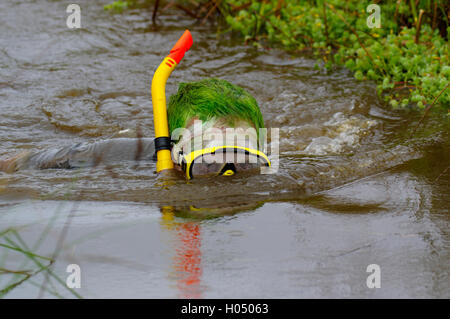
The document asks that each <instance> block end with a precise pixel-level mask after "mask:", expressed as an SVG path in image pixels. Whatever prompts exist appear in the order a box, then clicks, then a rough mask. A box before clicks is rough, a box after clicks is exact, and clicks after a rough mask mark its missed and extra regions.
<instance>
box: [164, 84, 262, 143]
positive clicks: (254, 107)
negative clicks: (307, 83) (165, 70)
mask: <svg viewBox="0 0 450 319" xmlns="http://www.w3.org/2000/svg"><path fill="white" fill-rule="evenodd" d="M167 115H168V121H169V130H170V134H172V132H173V130H175V129H176V128H182V127H186V125H187V123H188V122H189V121H190V120H191V119H192V118H194V117H198V119H200V120H201V121H208V120H211V119H214V118H217V119H225V120H226V121H227V124H228V125H230V126H231V127H234V123H235V121H237V120H245V121H247V122H248V123H249V124H251V125H253V126H254V128H255V129H256V132H259V128H263V127H264V120H263V117H262V114H261V110H260V109H259V107H258V103H257V102H256V100H255V98H254V97H253V96H252V95H251V94H250V93H248V92H247V91H246V90H244V89H243V88H241V87H239V86H237V85H234V84H231V83H230V82H228V81H225V80H220V79H214V78H213V79H205V80H202V81H199V82H190V83H180V85H179V87H178V92H177V93H176V94H174V95H172V96H171V97H170V101H169V106H168V108H167Z"/></svg>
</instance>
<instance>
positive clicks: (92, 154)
mask: <svg viewBox="0 0 450 319" xmlns="http://www.w3.org/2000/svg"><path fill="white" fill-rule="evenodd" d="M191 45H192V37H191V34H190V33H189V31H188V30H186V32H185V33H184V34H183V36H182V37H181V38H180V40H179V41H178V42H177V44H176V45H175V46H174V48H173V49H172V50H171V51H170V54H169V56H167V57H166V58H165V59H164V60H163V62H162V63H161V65H160V66H159V67H158V69H157V70H156V72H155V75H154V77H153V81H152V102H153V110H154V122H155V139H153V138H139V137H136V138H120V137H119V138H112V139H108V140H102V141H97V142H94V143H88V142H83V143H78V144H75V145H70V146H66V147H56V148H50V149H44V150H41V151H35V152H33V151H27V152H25V153H22V154H19V155H17V156H15V157H13V158H11V159H8V160H5V161H0V170H2V171H5V172H14V171H17V170H21V169H46V168H69V169H70V168H83V167H92V166H95V165H98V164H108V163H114V162H115V163H117V162H124V161H141V160H144V161H145V160H149V161H150V160H155V159H157V172H161V171H165V170H171V169H177V170H182V171H183V172H184V174H185V176H186V178H187V179H191V178H193V177H194V176H204V175H207V176H211V175H233V174H234V173H236V172H239V171H247V170H254V169H258V168H260V167H265V166H270V161H269V159H268V157H267V156H266V155H265V154H264V153H263V152H262V151H260V150H259V148H261V145H260V144H261V143H260V138H261V133H260V129H262V128H264V121H263V117H262V114H261V111H260V109H259V107H258V104H257V102H256V100H255V98H254V97H253V96H251V95H250V94H249V93H248V92H247V91H245V90H244V89H242V88H240V87H238V86H236V85H233V84H231V83H229V82H227V81H225V80H219V79H206V80H202V81H199V82H191V83H181V84H180V85H179V88H178V92H177V93H176V94H174V95H173V96H171V97H170V100H169V105H168V107H167V109H166V101H165V83H166V80H167V78H168V77H169V76H170V74H171V72H172V70H173V69H174V68H175V66H176V65H177V64H178V63H179V62H180V61H181V59H182V58H183V56H184V53H185V52H186V51H188V50H189V48H190V46H191Z"/></svg>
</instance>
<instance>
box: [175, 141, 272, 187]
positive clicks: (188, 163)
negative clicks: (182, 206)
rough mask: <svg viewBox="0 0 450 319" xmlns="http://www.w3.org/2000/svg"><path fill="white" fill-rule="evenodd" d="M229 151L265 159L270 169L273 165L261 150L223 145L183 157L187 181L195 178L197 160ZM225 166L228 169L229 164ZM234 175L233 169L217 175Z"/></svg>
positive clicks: (182, 165)
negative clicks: (218, 152)
mask: <svg viewBox="0 0 450 319" xmlns="http://www.w3.org/2000/svg"><path fill="white" fill-rule="evenodd" d="M227 149H230V150H233V152H234V153H237V152H243V153H244V154H248V155H254V156H256V157H257V158H260V159H263V160H264V161H265V164H264V165H265V166H268V167H270V166H271V165H272V164H271V162H270V160H269V158H268V157H267V155H266V154H264V153H263V152H261V151H259V150H256V149H253V148H248V147H244V146H236V145H223V146H214V147H207V148H203V149H200V150H195V151H192V152H190V153H189V154H186V155H181V160H180V165H181V169H182V170H183V172H184V173H185V175H186V179H188V180H190V179H192V178H194V176H193V175H192V167H193V165H194V164H195V160H196V159H198V158H200V157H202V156H204V155H206V154H215V153H216V151H218V150H223V151H226V150H227ZM223 164H224V165H223V168H226V165H227V163H223ZM234 173H235V171H233V170H232V169H226V170H223V169H222V170H221V172H217V175H225V176H229V175H234Z"/></svg>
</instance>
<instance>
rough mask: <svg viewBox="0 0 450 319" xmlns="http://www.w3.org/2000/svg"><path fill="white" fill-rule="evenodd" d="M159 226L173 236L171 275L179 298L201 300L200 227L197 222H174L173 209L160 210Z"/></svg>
mask: <svg viewBox="0 0 450 319" xmlns="http://www.w3.org/2000/svg"><path fill="white" fill-rule="evenodd" d="M161 214H162V216H161V224H162V226H163V227H164V228H165V229H167V231H168V232H170V233H171V235H172V236H174V237H175V238H174V246H175V247H173V253H174V257H173V267H172V268H173V274H172V276H171V277H174V278H175V280H176V281H177V288H178V289H179V291H180V294H179V297H180V298H201V297H202V293H201V289H200V284H201V276H202V265H201V261H202V259H201V257H202V253H201V232H200V231H201V227H200V225H199V223H198V222H176V221H174V218H175V215H174V212H173V207H163V208H162V209H161Z"/></svg>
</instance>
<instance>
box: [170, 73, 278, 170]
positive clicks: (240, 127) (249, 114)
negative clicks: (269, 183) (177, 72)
mask: <svg viewBox="0 0 450 319" xmlns="http://www.w3.org/2000/svg"><path fill="white" fill-rule="evenodd" d="M167 115H168V122H169V131H170V134H171V138H172V140H173V141H174V145H173V147H172V160H173V161H174V162H175V163H176V164H178V165H180V167H182V168H183V170H184V171H185V173H186V176H187V177H188V178H192V177H193V176H195V175H232V174H234V173H235V172H236V171H241V170H249V169H255V168H259V167H260V166H261V165H270V163H269V160H268V159H267V156H266V155H265V154H264V153H262V152H261V151H259V150H258V148H260V147H261V145H260V143H259V137H260V134H263V133H261V130H260V129H262V128H264V120H263V117H262V114H261V111H260V109H259V107H258V103H257V102H256V100H255V98H254V97H253V96H252V95H251V94H250V93H248V92H247V91H246V90H244V89H243V88H241V87H239V86H236V85H233V84H231V83H229V82H227V81H225V80H220V79H206V80H202V81H199V82H191V83H181V84H180V85H179V88H178V92H177V93H176V94H174V95H172V96H171V97H170V101H169V105H168V108H167Z"/></svg>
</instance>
